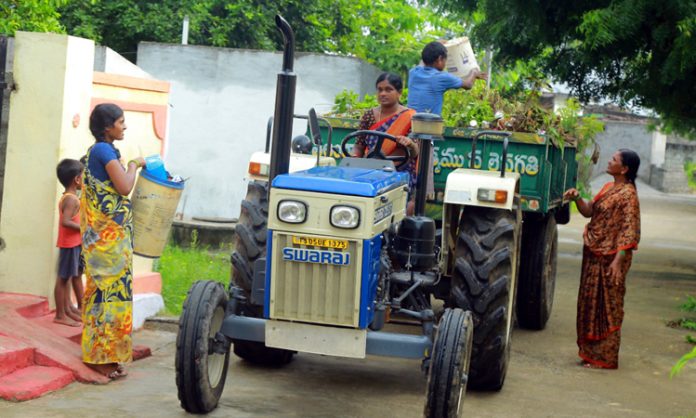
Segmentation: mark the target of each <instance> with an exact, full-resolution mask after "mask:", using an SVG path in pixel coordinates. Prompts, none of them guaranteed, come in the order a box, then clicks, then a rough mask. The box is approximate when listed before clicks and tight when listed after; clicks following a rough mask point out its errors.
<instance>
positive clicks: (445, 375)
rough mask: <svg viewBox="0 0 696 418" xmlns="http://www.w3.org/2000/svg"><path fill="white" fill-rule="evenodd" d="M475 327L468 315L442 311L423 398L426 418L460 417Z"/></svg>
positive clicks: (447, 310)
mask: <svg viewBox="0 0 696 418" xmlns="http://www.w3.org/2000/svg"><path fill="white" fill-rule="evenodd" d="M473 329H474V324H473V321H472V319H471V313H470V312H464V311H462V310H461V309H445V313H444V314H443V315H442V318H440V322H439V324H438V328H437V333H436V334H435V342H434V344H433V351H432V357H431V359H430V369H429V370H428V384H427V389H426V394H425V398H426V401H425V413H424V416H425V417H427V418H441V417H446V418H450V417H460V416H462V415H463V414H462V413H463V409H462V401H463V400H464V394H465V392H466V384H467V381H468V374H469V364H470V360H471V347H472V346H471V344H472V341H473V338H472V332H473Z"/></svg>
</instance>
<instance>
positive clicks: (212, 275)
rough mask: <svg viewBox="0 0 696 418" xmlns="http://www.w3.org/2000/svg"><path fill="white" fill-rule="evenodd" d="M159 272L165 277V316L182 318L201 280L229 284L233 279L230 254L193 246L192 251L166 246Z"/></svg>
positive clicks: (163, 282)
mask: <svg viewBox="0 0 696 418" xmlns="http://www.w3.org/2000/svg"><path fill="white" fill-rule="evenodd" d="M156 270H157V271H158V272H159V273H160V274H161V275H162V298H163V299H164V309H165V310H164V311H163V312H161V314H163V315H179V314H180V313H181V308H182V306H183V304H184V299H186V293H187V292H188V290H189V288H190V287H191V285H192V284H193V283H194V282H196V281H198V280H215V281H217V282H220V283H223V284H227V283H228V282H229V279H230V253H229V252H227V251H225V252H221V251H211V250H209V249H208V248H201V247H199V246H198V245H196V242H195V240H194V242H193V243H192V245H191V247H190V248H181V247H177V246H173V245H167V247H165V249H164V252H163V253H162V256H161V257H160V259H159V261H158V263H157V266H156Z"/></svg>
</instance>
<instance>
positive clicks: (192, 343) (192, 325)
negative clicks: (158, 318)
mask: <svg viewBox="0 0 696 418" xmlns="http://www.w3.org/2000/svg"><path fill="white" fill-rule="evenodd" d="M226 306H227V296H226V294H225V289H224V288H223V286H222V285H221V284H220V283H217V282H213V281H198V282H196V283H194V284H193V286H192V287H191V289H190V290H189V291H188V295H186V300H185V301H184V309H183V311H182V313H181V317H180V319H179V332H178V334H177V337H176V358H175V368H176V387H177V394H178V396H179V401H180V402H181V407H182V408H184V409H185V410H186V411H187V412H191V413H195V414H200V413H207V412H210V411H212V410H213V409H215V407H217V404H218V400H219V399H220V395H221V394H222V389H223V388H224V387H225V378H226V377H227V367H228V365H229V360H230V346H229V341H227V340H226V338H225V337H224V336H223V335H222V334H221V333H219V331H220V327H221V326H222V321H223V320H224V319H225V307H226Z"/></svg>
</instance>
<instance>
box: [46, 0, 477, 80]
mask: <svg viewBox="0 0 696 418" xmlns="http://www.w3.org/2000/svg"><path fill="white" fill-rule="evenodd" d="M60 12H61V14H62V18H61V21H62V22H63V24H64V25H65V26H66V28H67V29H68V32H69V33H70V34H73V35H77V36H83V37H87V38H90V39H94V40H95V41H97V42H100V43H102V44H104V45H107V46H109V47H111V48H112V49H114V50H116V51H118V52H120V53H122V54H125V55H126V56H128V57H129V58H133V56H132V54H133V53H134V52H135V51H136V49H137V44H138V42H141V41H155V42H169V43H177V42H179V41H180V37H181V26H182V20H183V18H184V16H189V28H190V30H189V43H190V44H193V45H212V46H219V47H230V48H251V49H263V50H278V49H282V37H281V35H280V34H279V32H278V30H277V29H276V27H275V20H274V16H275V14H276V13H280V14H281V15H283V17H284V18H285V19H286V20H287V21H288V22H289V23H290V24H291V25H292V27H293V30H294V31H295V38H296V47H297V50H299V51H308V52H325V53H337V54H345V55H352V56H357V57H359V58H363V59H365V60H367V61H368V62H371V63H373V64H375V65H377V66H378V67H380V68H381V69H383V70H387V71H394V72H398V73H401V74H404V73H405V72H406V70H407V69H408V68H409V67H411V66H413V65H415V64H416V63H417V62H418V60H419V54H420V51H421V49H422V47H423V45H424V44H425V43H426V42H429V41H431V40H434V39H438V38H440V37H445V36H446V37H452V36H459V35H462V34H464V33H465V31H466V27H465V26H464V25H463V24H462V23H460V22H457V21H454V20H451V19H449V18H448V17H447V16H445V15H442V14H440V13H436V12H435V11H434V10H433V9H432V8H429V7H427V6H423V7H417V6H416V5H414V4H413V3H411V2H404V1H402V0H381V1H377V2H375V1H371V0H314V1H299V0H268V1H263V2H259V1H256V0H238V1H234V2H230V1H227V0H68V3H67V4H66V5H65V6H64V7H63V8H61V9H60Z"/></svg>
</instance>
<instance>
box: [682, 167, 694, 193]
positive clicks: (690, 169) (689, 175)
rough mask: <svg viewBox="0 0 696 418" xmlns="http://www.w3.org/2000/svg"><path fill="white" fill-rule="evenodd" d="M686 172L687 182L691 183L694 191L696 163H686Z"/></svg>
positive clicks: (690, 185)
mask: <svg viewBox="0 0 696 418" xmlns="http://www.w3.org/2000/svg"><path fill="white" fill-rule="evenodd" d="M684 171H686V180H687V181H688V182H689V187H690V188H691V189H692V190H696V161H695V162H686V163H685V164H684Z"/></svg>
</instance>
